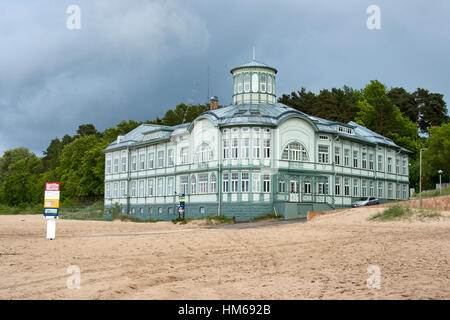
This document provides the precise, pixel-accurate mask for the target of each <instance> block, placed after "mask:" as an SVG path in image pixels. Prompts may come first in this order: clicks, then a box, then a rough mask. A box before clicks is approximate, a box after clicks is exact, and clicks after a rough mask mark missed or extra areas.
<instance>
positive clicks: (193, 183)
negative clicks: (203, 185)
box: [191, 175, 197, 194]
mask: <svg viewBox="0 0 450 320" xmlns="http://www.w3.org/2000/svg"><path fill="white" fill-rule="evenodd" d="M196 191H197V179H195V176H194V175H193V176H191V194H195V193H196Z"/></svg>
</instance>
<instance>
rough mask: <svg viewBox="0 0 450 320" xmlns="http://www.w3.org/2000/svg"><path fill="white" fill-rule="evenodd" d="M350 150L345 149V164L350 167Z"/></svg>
mask: <svg viewBox="0 0 450 320" xmlns="http://www.w3.org/2000/svg"><path fill="white" fill-rule="evenodd" d="M349 161H350V150H349V149H345V150H344V166H346V167H349V166H350V162H349Z"/></svg>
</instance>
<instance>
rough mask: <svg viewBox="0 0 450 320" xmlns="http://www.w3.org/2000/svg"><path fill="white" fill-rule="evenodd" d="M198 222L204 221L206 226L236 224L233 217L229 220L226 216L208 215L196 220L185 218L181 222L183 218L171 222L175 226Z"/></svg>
mask: <svg viewBox="0 0 450 320" xmlns="http://www.w3.org/2000/svg"><path fill="white" fill-rule="evenodd" d="M200 220H205V222H206V224H218V223H235V222H236V220H235V218H234V217H232V218H229V217H226V216H218V215H208V216H204V217H201V218H196V219H192V218H185V219H184V220H183V218H176V219H173V220H172V222H173V223H175V224H176V223H181V224H186V223H188V222H190V221H200Z"/></svg>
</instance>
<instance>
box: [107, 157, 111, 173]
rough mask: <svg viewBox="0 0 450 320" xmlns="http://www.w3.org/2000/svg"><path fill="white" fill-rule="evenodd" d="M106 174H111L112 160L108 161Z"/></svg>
mask: <svg viewBox="0 0 450 320" xmlns="http://www.w3.org/2000/svg"><path fill="white" fill-rule="evenodd" d="M106 173H111V160H106Z"/></svg>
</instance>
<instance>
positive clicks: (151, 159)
mask: <svg viewBox="0 0 450 320" xmlns="http://www.w3.org/2000/svg"><path fill="white" fill-rule="evenodd" d="M154 163H155V153H154V152H149V154H148V168H149V169H153V168H154V166H155V165H154Z"/></svg>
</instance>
